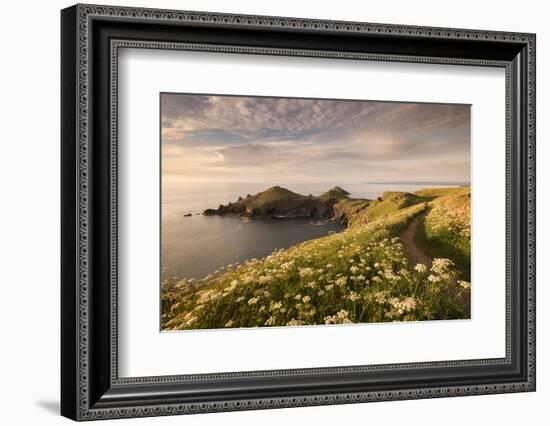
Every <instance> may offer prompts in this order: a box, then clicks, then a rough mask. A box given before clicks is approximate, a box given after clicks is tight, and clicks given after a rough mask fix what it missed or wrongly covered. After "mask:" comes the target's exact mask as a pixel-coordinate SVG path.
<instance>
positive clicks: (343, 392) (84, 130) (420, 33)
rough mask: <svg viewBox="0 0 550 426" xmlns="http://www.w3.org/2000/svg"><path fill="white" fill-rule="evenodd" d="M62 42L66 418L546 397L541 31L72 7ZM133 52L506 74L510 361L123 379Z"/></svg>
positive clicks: (63, 407)
mask: <svg viewBox="0 0 550 426" xmlns="http://www.w3.org/2000/svg"><path fill="white" fill-rule="evenodd" d="M61 33H62V40H61V51H62V59H61V68H62V75H61V79H62V93H61V99H62V111H61V112H62V114H61V115H62V117H61V128H62V141H61V161H62V176H61V179H62V183H61V190H62V209H61V210H62V217H61V221H62V234H61V239H62V268H61V270H62V283H61V321H62V328H61V338H62V339H61V354H62V357H61V370H62V374H61V413H62V414H63V415H64V416H67V417H69V418H71V419H75V420H90V419H99V418H115V417H137V416H156V415H167V414H179V413H195V412H212V411H227V410H241V409H260V408H274V407H290V406H305V405H320V404H338V403H351V402H363V401H379V400H395V399H414V398H431V397H441V396H459V395H474V394H487V393H502V392H518V391H534V390H535V36H534V35H533V34H520V33H504V32H489V31H477V30H460V29H448V28H426V27H411V26H402V25H381V24H368V23H356V22H334V21H319V20H306V19H293V18H276V17H262V16H242V15H225V14H213V13H200V12H181V11H166V10H153V9H135V8H126V7H104V6H96V5H76V6H73V7H70V8H67V9H64V10H63V11H62V13H61ZM121 47H135V48H140V47H146V48H158V49H191V50H205V51H209V50H210V51H211V50H214V51H226V52H227V51H228V52H234V53H241V54H247V53H256V54H265V55H298V56H315V57H329V58H342V59H349V60H391V61H398V62H425V63H443V64H445V63H449V64H462V65H464V66H468V65H484V66H496V67H503V68H505V69H506V79H507V81H506V91H507V93H506V94H507V96H506V104H507V105H506V107H507V113H506V115H507V116H506V122H507V132H506V133H507V141H506V146H507V160H506V161H507V164H506V180H507V211H506V217H507V220H506V223H507V229H506V244H507V250H506V252H507V253H506V268H507V271H506V279H507V297H506V303H507V309H506V312H507V331H506V336H507V341H506V348H507V349H506V357H504V358H499V359H483V360H462V361H447V362H432V363H414V364H388V365H381V366H344V367H336V366H327V367H326V368H321V369H304V370H275V371H268V372H242V373H227V374H223V373H222V374H211V375H197V376H169V377H168V376H166V377H136V378H119V377H118V367H117V362H118V361H117V333H118V331H117V322H116V319H117V309H116V307H117V287H116V284H117V282H116V277H117V271H116V259H117V217H116V202H117V170H116V159H117V152H116V114H117V102H116V100H117V99H116V93H117V92H116V89H117V52H118V49H119V48H121ZM503 232H504V230H503ZM488 255H490V254H488Z"/></svg>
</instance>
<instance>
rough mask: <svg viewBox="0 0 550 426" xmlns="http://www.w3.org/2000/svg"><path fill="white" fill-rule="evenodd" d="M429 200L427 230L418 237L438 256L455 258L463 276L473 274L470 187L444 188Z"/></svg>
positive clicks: (428, 249) (425, 227) (427, 250)
mask: <svg viewBox="0 0 550 426" xmlns="http://www.w3.org/2000/svg"><path fill="white" fill-rule="evenodd" d="M440 193H441V196H439V197H436V198H433V199H432V201H430V203H429V204H428V208H429V212H428V214H427V215H426V217H425V219H424V227H423V232H422V233H419V235H418V239H417V241H418V242H419V245H421V246H422V247H423V248H424V250H425V251H426V252H427V253H428V254H429V255H431V256H432V257H434V256H435V255H437V256H443V257H447V258H450V259H452V260H453V261H454V262H455V264H456V265H457V267H458V269H459V270H460V272H461V276H462V277H464V278H465V279H469V276H470V239H471V229H470V228H471V194H470V188H469V187H465V188H459V189H457V190H447V191H440Z"/></svg>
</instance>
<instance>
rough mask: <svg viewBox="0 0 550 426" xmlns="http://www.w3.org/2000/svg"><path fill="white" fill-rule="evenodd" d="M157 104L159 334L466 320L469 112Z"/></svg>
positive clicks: (338, 105)
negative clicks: (159, 185)
mask: <svg viewBox="0 0 550 426" xmlns="http://www.w3.org/2000/svg"><path fill="white" fill-rule="evenodd" d="M160 104H161V107H160V127H161V128H160V135H161V136H160V138H161V141H160V143H161V173H162V175H161V206H160V208H161V217H162V224H161V241H160V250H161V271H160V275H161V310H162V311H161V330H163V331H171V330H190V329H220V328H243V327H268V326H277V327H279V326H305V325H310V326H311V325H334V324H353V323H381V322H400V321H427V320H464V319H469V318H470V291H471V284H470V234H471V189H470V105H460V104H435V103H414V102H384V101H369V100H339V99H305V98H288V97H257V96H234V95H231V96H228V95H210V94H185V93H161V94H160Z"/></svg>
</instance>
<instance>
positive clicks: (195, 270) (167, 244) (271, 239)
mask: <svg viewBox="0 0 550 426" xmlns="http://www.w3.org/2000/svg"><path fill="white" fill-rule="evenodd" d="M463 184H465V183H456V184H449V183H444V182H417V183H411V182H385V183H346V182H342V183H340V182H335V183H334V184H331V185H325V184H316V183H289V184H284V182H273V183H266V182H261V183H253V182H228V183H218V182H217V183H211V182H207V183H204V182H200V183H197V182H182V181H172V182H170V181H168V182H163V184H162V200H161V206H162V207H161V211H162V224H161V242H160V245H161V267H162V270H161V278H162V279H167V278H172V277H177V278H180V279H181V278H202V277H204V276H206V275H208V274H210V273H212V272H214V271H215V270H216V269H218V268H220V267H222V266H226V265H228V264H230V263H235V262H243V261H245V260H248V259H253V258H258V259H259V258H262V257H264V256H267V255H269V254H270V253H272V252H273V250H275V249H280V248H288V247H290V246H292V245H294V244H297V243H300V242H302V241H306V240H310V239H313V238H318V237H322V236H325V235H328V234H329V233H331V232H339V231H342V230H343V229H344V225H342V224H340V223H335V222H329V221H318V220H311V219H281V220H259V219H244V218H238V217H222V216H203V215H202V214H201V213H202V212H203V211H204V210H205V209H207V208H217V207H218V206H219V205H220V204H227V203H228V202H230V201H231V202H234V201H236V200H237V199H238V197H239V196H241V197H243V198H244V197H246V195H247V194H251V195H254V194H256V193H258V192H260V191H264V190H265V189H267V188H269V187H272V186H275V185H279V186H282V187H284V188H287V189H290V190H291V191H294V192H297V193H299V194H304V195H307V194H312V195H320V194H322V193H323V192H325V191H327V190H329V189H330V188H332V187H334V186H336V185H338V186H340V187H342V188H343V189H345V190H346V191H348V192H349V193H350V197H353V198H367V199H375V198H377V197H379V196H380V195H382V193H383V192H384V191H407V192H414V191H416V190H418V189H422V188H429V187H450V186H458V185H463ZM189 214H191V216H185V215H189Z"/></svg>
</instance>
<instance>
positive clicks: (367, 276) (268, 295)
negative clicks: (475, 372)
mask: <svg viewBox="0 0 550 426" xmlns="http://www.w3.org/2000/svg"><path fill="white" fill-rule="evenodd" d="M275 188H278V187H275ZM272 189H274V188H272ZM265 192H267V191H265ZM265 192H264V193H265ZM272 192H274V193H275V194H277V192H279V191H278V190H275V191H272ZM289 192H290V191H289ZM292 194H294V193H292ZM271 195H272V194H271ZM271 195H270V196H271ZM296 195H298V194H296ZM467 200H469V188H466V189H465V188H460V189H459V190H458V189H457V190H448V191H447V192H445V191H443V192H440V191H439V190H424V191H419V192H417V193H416V194H409V193H403V192H388V193H384V194H383V195H382V199H381V200H377V201H369V200H353V199H347V198H346V197H342V199H341V200H339V201H338V202H337V204H335V209H336V208H337V206H339V207H338V208H340V209H346V211H347V214H349V215H350V216H348V218H349V220H348V228H347V229H346V230H345V231H343V232H341V233H337V234H332V235H328V236H326V237H323V238H319V239H315V240H311V241H306V242H304V243H301V244H298V245H296V246H293V247H291V248H289V249H284V250H276V251H274V252H273V253H272V254H271V255H269V256H267V257H265V258H263V259H252V260H249V261H246V262H244V263H242V264H233V265H227V266H226V267H224V268H222V270H223V272H222V273H219V274H216V275H209V276H207V277H205V278H204V279H202V280H193V279H190V280H186V279H182V280H178V279H171V280H167V281H165V282H164V283H163V287H162V312H163V313H162V328H163V329H165V330H175V329H196V328H222V327H257V326H282V325H303V324H340V323H358V322H386V321H409V320H429V319H458V318H469V314H470V284H469V282H468V281H467V280H465V279H464V277H465V274H464V270H463V269H461V268H457V266H456V265H455V261H453V260H451V258H445V257H442V256H440V255H433V256H432V258H433V262H432V264H431V265H429V266H426V265H424V264H417V265H415V264H409V261H408V260H407V255H406V252H405V249H404V247H403V244H402V242H401V240H400V238H399V235H400V233H401V232H402V230H403V229H404V228H406V227H407V226H408V225H409V224H410V223H411V221H412V219H413V218H415V217H417V216H419V217H424V215H425V223H426V230H425V231H424V236H425V240H424V242H425V245H426V246H428V245H429V244H432V243H433V244H440V246H441V247H442V246H446V247H452V248H453V250H454V251H453V250H451V251H450V252H449V253H451V252H452V253H451V254H453V255H457V253H466V251H465V246H466V245H468V250H469V238H470V235H469V231H468V232H466V229H468V230H469V201H468V202H467ZM466 204H468V212H467V213H468V216H467V217H466V207H465V206H466ZM463 214H464V215H465V216H464V217H462V216H461V215H463ZM466 224H468V226H466Z"/></svg>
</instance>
